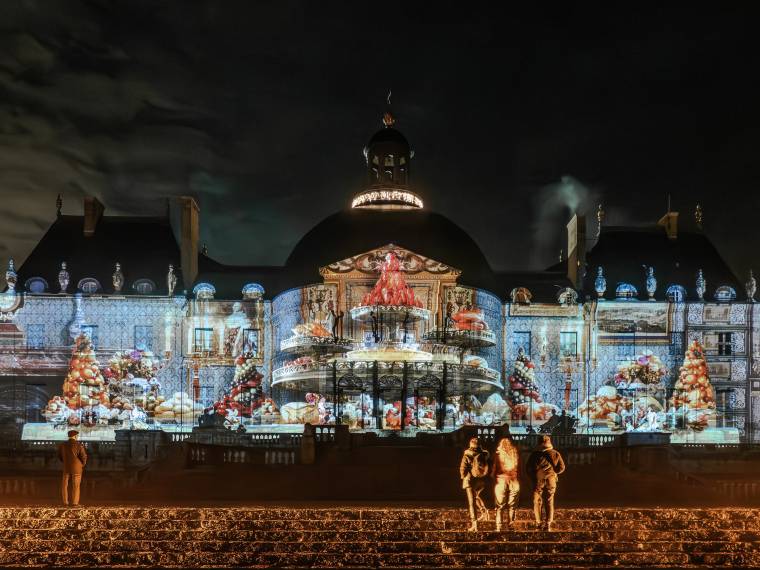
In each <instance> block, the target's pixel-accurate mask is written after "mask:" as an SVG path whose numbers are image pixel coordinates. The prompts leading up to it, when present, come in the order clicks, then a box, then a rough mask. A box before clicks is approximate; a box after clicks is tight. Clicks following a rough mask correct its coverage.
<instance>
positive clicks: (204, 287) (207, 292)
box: [193, 282, 216, 299]
mask: <svg viewBox="0 0 760 570" xmlns="http://www.w3.org/2000/svg"><path fill="white" fill-rule="evenodd" d="M193 295H195V298H196V299H213V298H214V295H216V289H215V288H214V286H213V285H212V284H211V283H205V282H201V283H198V284H197V285H196V286H195V287H193Z"/></svg>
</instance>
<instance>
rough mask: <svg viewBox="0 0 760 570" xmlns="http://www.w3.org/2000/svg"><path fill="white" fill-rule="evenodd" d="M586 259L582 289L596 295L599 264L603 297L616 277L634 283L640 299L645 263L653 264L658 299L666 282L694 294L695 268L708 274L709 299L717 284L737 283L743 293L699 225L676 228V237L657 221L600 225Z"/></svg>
mask: <svg viewBox="0 0 760 570" xmlns="http://www.w3.org/2000/svg"><path fill="white" fill-rule="evenodd" d="M586 262H587V272H586V275H585V278H584V281H583V292H584V294H586V295H589V296H591V298H595V297H596V293H595V291H594V279H595V278H596V272H597V267H599V266H601V267H603V269H604V276H605V278H606V279H607V293H606V294H605V297H606V298H607V299H611V298H614V295H615V288H616V286H617V284H618V282H627V283H630V284H632V285H634V286H635V287H636V288H637V289H638V292H639V299H642V300H643V299H646V298H647V297H648V296H647V293H646V275H645V270H644V267H643V266H644V265H646V266H652V267H654V275H655V278H656V279H657V292H656V293H655V298H656V299H660V300H663V299H664V298H665V291H666V289H667V287H668V286H669V285H671V284H677V285H682V286H683V287H685V288H686V291H687V300H692V301H695V300H697V294H696V291H695V281H696V275H697V271H698V270H699V269H702V271H703V274H704V276H705V279H706V280H707V293H706V295H705V298H706V299H709V300H712V299H713V295H714V293H715V289H716V288H717V287H718V286H720V285H730V286H731V287H733V288H734V289H736V292H737V298H738V299H744V297H745V295H744V287H743V286H742V285H741V282H740V281H739V279H737V278H736V276H735V275H734V273H733V271H731V269H730V268H729V266H728V264H727V263H726V262H725V261H724V260H723V258H722V257H721V255H720V253H718V250H717V249H715V246H714V245H713V244H712V243H711V242H710V240H709V239H708V238H707V236H706V235H705V234H704V233H702V232H700V231H679V232H678V236H677V238H676V239H668V237H667V234H666V233H665V230H664V229H663V228H662V227H660V226H647V227H641V228H631V227H614V226H612V227H603V228H602V232H601V235H600V236H599V239H598V241H597V243H596V245H594V247H593V248H592V249H591V250H590V251H589V252H588V253H587V254H586Z"/></svg>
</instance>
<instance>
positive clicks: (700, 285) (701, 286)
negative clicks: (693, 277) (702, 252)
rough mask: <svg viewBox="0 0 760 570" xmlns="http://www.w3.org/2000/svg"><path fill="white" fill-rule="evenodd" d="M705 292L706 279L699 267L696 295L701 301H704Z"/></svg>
mask: <svg viewBox="0 0 760 570" xmlns="http://www.w3.org/2000/svg"><path fill="white" fill-rule="evenodd" d="M706 292H707V281H706V280H705V276H704V275H703V274H702V270H701V269H700V270H699V271H698V272H697V297H698V298H699V300H700V301H701V302H702V303H704V302H705V293H706Z"/></svg>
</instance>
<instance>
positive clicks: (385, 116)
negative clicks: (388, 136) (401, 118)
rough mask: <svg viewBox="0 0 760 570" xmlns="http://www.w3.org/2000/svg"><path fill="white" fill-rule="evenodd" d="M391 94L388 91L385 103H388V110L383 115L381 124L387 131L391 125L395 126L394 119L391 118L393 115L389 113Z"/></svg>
mask: <svg viewBox="0 0 760 570" xmlns="http://www.w3.org/2000/svg"><path fill="white" fill-rule="evenodd" d="M392 94H393V92H392V91H391V90H390V89H389V90H388V97H387V99H386V101H387V102H388V109H387V110H386V111H385V113H383V124H384V125H385V128H387V129H389V128H391V127H392V126H393V125H395V124H396V119H395V118H393V113H391V95H392Z"/></svg>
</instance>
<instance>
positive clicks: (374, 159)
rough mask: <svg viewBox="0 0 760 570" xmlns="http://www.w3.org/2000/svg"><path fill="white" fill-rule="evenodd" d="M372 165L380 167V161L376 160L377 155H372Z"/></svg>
mask: <svg viewBox="0 0 760 570" xmlns="http://www.w3.org/2000/svg"><path fill="white" fill-rule="evenodd" d="M372 164H377V165H378V166H380V159H379V158H377V155H374V156H373V157H372Z"/></svg>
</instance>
